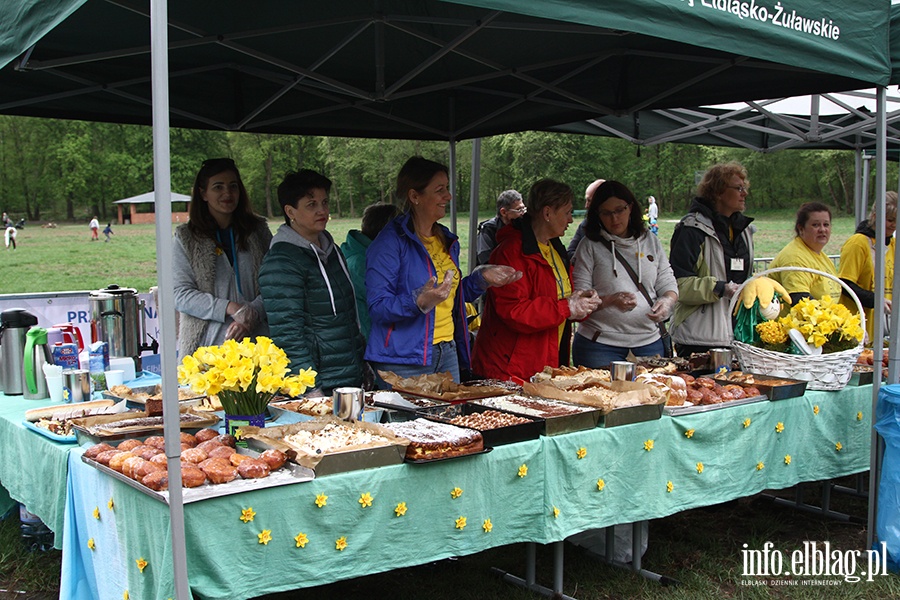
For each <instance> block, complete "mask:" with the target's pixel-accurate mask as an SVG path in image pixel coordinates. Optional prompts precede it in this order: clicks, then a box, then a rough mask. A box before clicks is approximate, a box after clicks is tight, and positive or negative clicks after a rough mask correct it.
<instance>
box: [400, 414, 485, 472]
mask: <svg viewBox="0 0 900 600" xmlns="http://www.w3.org/2000/svg"><path fill="white" fill-rule="evenodd" d="M384 427H385V428H387V429H390V430H391V431H392V432H393V433H394V435H396V436H398V437H401V438H404V439H406V440H409V446H407V447H406V456H405V458H404V461H405V462H407V463H410V464H415V465H421V464H428V463H433V462H443V461H447V460H453V459H457V458H466V457H468V456H477V455H479V454H486V453H487V452H490V451H491V450H492V448H489V447H486V446H485V445H484V436H483V435H482V433H481V432H480V431H478V430H476V429H470V428H468V427H460V426H459V425H452V424H450V423H445V422H443V421H436V420H434V419H426V418H423V417H417V418H414V419H411V420H409V421H406V422H399V423H397V422H395V423H387V424H386V425H384Z"/></svg>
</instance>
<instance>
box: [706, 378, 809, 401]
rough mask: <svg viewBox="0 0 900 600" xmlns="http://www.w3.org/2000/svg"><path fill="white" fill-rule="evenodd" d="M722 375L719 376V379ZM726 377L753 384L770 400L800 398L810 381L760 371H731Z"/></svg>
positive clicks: (745, 383) (730, 380)
mask: <svg viewBox="0 0 900 600" xmlns="http://www.w3.org/2000/svg"><path fill="white" fill-rule="evenodd" d="M721 377H722V376H719V377H717V378H716V379H717V381H720V380H721ZM724 378H725V379H727V380H728V382H729V383H732V382H734V383H739V384H741V385H752V386H754V387H756V388H757V389H759V391H760V392H761V393H762V394H763V395H765V396H767V397H768V398H769V400H785V399H787V398H798V397H800V396H802V395H803V394H805V393H806V384H807V383H808V382H806V381H802V380H800V379H790V378H787V377H776V376H774V375H760V374H758V373H748V372H746V371H731V372H729V373H726V374H724Z"/></svg>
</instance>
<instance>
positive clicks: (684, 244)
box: [669, 224, 724, 296]
mask: <svg viewBox="0 0 900 600" xmlns="http://www.w3.org/2000/svg"><path fill="white" fill-rule="evenodd" d="M705 238H706V234H704V233H703V232H702V231H700V230H699V229H697V228H696V227H683V226H682V225H681V224H679V225H678V226H677V227H675V231H674V232H673V233H672V243H671V244H669V264H670V265H672V272H673V273H674V274H675V278H676V279H680V278H682V277H696V276H697V272H696V271H695V269H696V268H697V261H698V260H699V259H700V250H701V248H702V246H703V241H704V240H705ZM720 283H721V282H720ZM722 287H723V290H724V285H723V286H722ZM716 293H717V294H718V295H719V296H721V295H722V294H721V293H719V286H718V285H717V286H716Z"/></svg>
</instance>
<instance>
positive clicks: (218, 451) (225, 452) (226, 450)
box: [209, 445, 236, 460]
mask: <svg viewBox="0 0 900 600" xmlns="http://www.w3.org/2000/svg"><path fill="white" fill-rule="evenodd" d="M235 452H236V450H235V449H234V448H232V447H231V446H220V445H217V446H216V447H215V448H213V449H212V450H210V451H209V457H210V458H224V459H226V460H227V459H230V458H231V455H232V454H234V453H235Z"/></svg>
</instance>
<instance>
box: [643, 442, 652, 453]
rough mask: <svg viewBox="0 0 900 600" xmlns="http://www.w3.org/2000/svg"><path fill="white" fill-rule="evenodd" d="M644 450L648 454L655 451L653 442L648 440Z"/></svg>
mask: <svg viewBox="0 0 900 600" xmlns="http://www.w3.org/2000/svg"><path fill="white" fill-rule="evenodd" d="M644 450H646V451H647V452H650V451H651V450H653V440H647V441H646V442H644Z"/></svg>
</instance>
